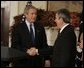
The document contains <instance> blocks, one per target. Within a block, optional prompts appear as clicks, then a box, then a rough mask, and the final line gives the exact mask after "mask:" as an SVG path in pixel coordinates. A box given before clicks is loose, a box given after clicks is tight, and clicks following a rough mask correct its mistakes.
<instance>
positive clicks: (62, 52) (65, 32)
mask: <svg viewBox="0 0 84 68" xmlns="http://www.w3.org/2000/svg"><path fill="white" fill-rule="evenodd" d="M69 14H70V13H69V11H68V10H67V9H60V10H58V11H57V12H56V16H55V22H56V24H57V27H58V28H59V29H60V31H59V33H58V37H57V39H56V41H55V44H54V48H53V55H52V67H74V66H75V54H76V35H75V33H74V29H73V27H72V26H71V25H70V24H69V23H70V15H69Z"/></svg>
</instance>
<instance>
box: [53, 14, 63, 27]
mask: <svg viewBox="0 0 84 68" xmlns="http://www.w3.org/2000/svg"><path fill="white" fill-rule="evenodd" d="M55 22H56V25H57V27H58V28H61V26H62V24H63V23H62V22H63V20H62V18H59V15H58V14H57V13H56V15H55Z"/></svg>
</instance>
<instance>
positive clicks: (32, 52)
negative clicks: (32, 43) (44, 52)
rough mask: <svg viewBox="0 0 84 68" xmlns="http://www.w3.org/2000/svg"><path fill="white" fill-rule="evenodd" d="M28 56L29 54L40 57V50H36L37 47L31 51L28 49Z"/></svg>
mask: <svg viewBox="0 0 84 68" xmlns="http://www.w3.org/2000/svg"><path fill="white" fill-rule="evenodd" d="M27 54H29V55H30V56H35V55H39V54H38V49H36V48H35V47H31V48H30V49H27Z"/></svg>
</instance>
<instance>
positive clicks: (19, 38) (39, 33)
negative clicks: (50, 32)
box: [12, 22, 48, 66]
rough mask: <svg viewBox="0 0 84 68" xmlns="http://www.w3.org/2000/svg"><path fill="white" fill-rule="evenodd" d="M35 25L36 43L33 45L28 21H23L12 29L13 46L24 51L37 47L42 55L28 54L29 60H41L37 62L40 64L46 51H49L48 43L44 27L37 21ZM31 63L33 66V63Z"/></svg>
mask: <svg viewBox="0 0 84 68" xmlns="http://www.w3.org/2000/svg"><path fill="white" fill-rule="evenodd" d="M34 27H35V44H34V45H31V44H30V35H29V30H28V27H27V25H26V23H25V22H22V23H19V24H17V25H15V26H14V27H13V31H12V47H13V48H17V49H19V50H21V51H24V52H25V53H26V51H27V49H28V48H30V47H36V48H37V49H38V51H39V54H40V55H39V56H37V55H36V56H34V57H31V56H28V61H33V62H35V63H36V62H37V61H39V62H37V63H38V66H39V65H40V62H42V59H43V57H46V53H47V54H48V51H47V48H48V45H47V40H46V35H45V30H44V28H43V27H42V26H41V25H39V24H37V23H34ZM32 59H33V60H32ZM29 63H30V62H29ZM31 63H32V62H31ZM29 65H30V66H32V65H31V64H29Z"/></svg>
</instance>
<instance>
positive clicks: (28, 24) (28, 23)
mask: <svg viewBox="0 0 84 68" xmlns="http://www.w3.org/2000/svg"><path fill="white" fill-rule="evenodd" d="M25 22H26V24H27V27H28V30H29V32H30V24H32V29H33V34H34V37H35V28H34V23H30V22H29V21H27V19H26V20H25Z"/></svg>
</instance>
